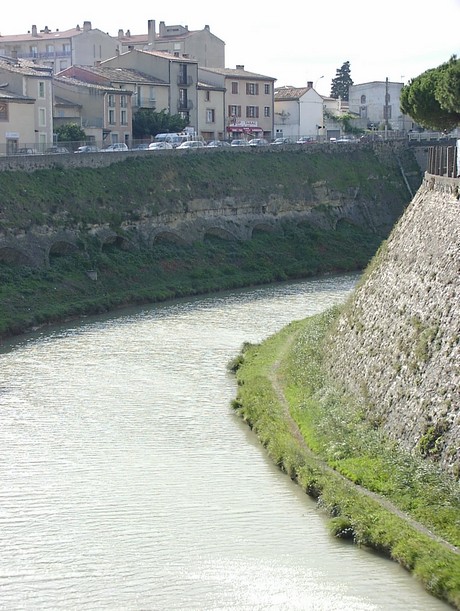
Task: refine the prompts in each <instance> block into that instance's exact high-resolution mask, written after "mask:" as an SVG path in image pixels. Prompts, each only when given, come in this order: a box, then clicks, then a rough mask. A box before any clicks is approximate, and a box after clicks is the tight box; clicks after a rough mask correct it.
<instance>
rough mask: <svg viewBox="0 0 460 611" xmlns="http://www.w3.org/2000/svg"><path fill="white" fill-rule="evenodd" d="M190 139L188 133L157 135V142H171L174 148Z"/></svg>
mask: <svg viewBox="0 0 460 611" xmlns="http://www.w3.org/2000/svg"><path fill="white" fill-rule="evenodd" d="M188 140H189V135H188V134H170V133H165V134H157V135H156V136H155V142H169V144H171V145H172V147H173V148H177V147H178V146H179V145H180V144H182V142H186V141H188Z"/></svg>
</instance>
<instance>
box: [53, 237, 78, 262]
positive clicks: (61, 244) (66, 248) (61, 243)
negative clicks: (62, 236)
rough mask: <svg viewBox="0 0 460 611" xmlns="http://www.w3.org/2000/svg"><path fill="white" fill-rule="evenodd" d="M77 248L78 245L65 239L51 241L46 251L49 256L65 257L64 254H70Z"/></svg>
mask: <svg viewBox="0 0 460 611" xmlns="http://www.w3.org/2000/svg"><path fill="white" fill-rule="evenodd" d="M77 250H78V246H77V245H76V244H75V243H74V242H69V241H67V240H57V241H56V242H53V243H52V244H51V246H50V249H49V251H48V255H49V257H50V258H52V257H65V256H66V255H71V254H73V253H74V252H75V251H77Z"/></svg>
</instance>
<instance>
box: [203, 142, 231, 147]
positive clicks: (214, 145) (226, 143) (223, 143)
mask: <svg viewBox="0 0 460 611" xmlns="http://www.w3.org/2000/svg"><path fill="white" fill-rule="evenodd" d="M206 146H208V147H210V148H220V147H225V146H230V142H227V141H226V140H211V142H208V144H207V145H206Z"/></svg>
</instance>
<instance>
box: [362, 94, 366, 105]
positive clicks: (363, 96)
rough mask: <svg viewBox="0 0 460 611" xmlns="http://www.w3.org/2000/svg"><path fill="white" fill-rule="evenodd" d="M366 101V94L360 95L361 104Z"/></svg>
mask: <svg viewBox="0 0 460 611" xmlns="http://www.w3.org/2000/svg"><path fill="white" fill-rule="evenodd" d="M365 103H366V96H365V95H362V96H361V104H365Z"/></svg>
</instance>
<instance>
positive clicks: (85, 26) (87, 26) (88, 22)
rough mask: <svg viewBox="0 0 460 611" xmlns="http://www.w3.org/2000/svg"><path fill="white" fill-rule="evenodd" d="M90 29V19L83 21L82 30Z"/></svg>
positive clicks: (87, 30)
mask: <svg viewBox="0 0 460 611" xmlns="http://www.w3.org/2000/svg"><path fill="white" fill-rule="evenodd" d="M90 30H91V21H84V22H83V32H89V31H90Z"/></svg>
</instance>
